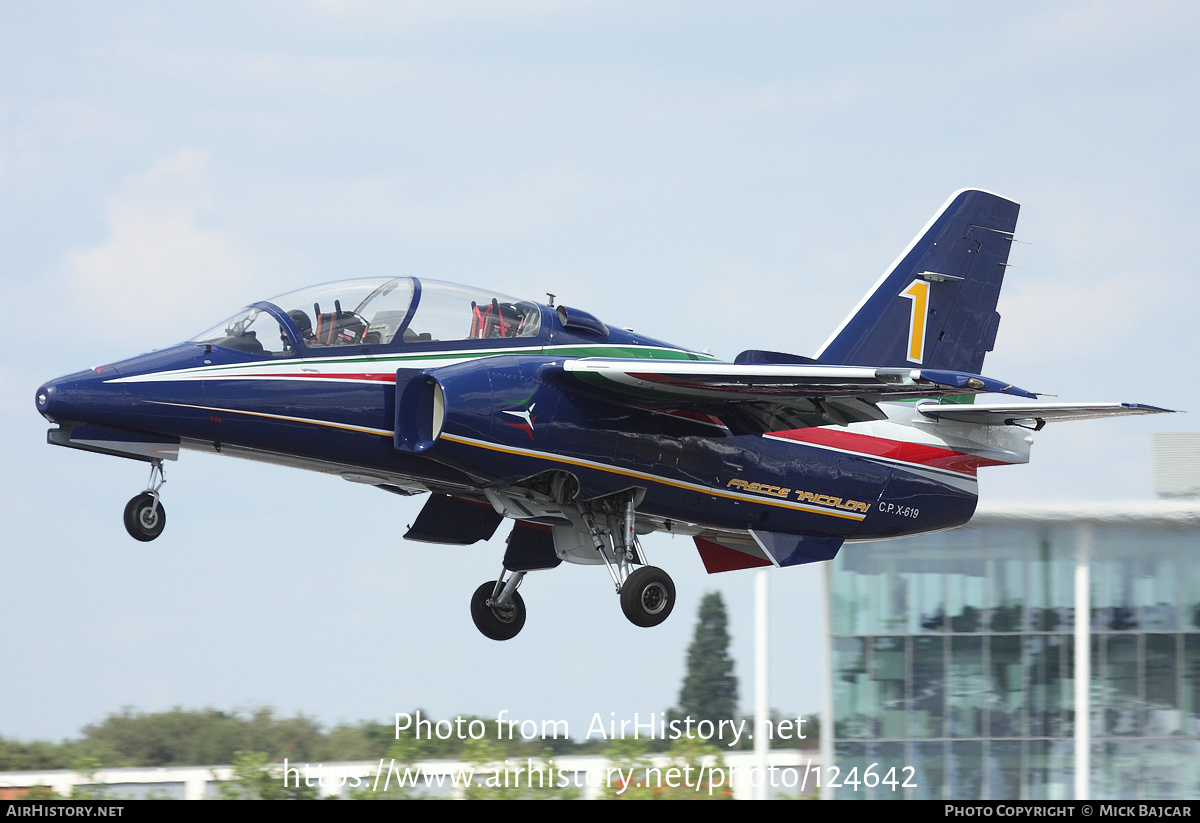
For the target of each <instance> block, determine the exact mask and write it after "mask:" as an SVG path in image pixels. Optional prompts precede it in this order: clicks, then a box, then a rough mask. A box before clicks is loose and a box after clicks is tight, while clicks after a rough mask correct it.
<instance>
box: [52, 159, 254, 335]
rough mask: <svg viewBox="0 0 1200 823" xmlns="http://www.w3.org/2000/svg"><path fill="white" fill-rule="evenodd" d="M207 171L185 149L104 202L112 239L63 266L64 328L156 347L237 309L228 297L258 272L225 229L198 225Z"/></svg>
mask: <svg viewBox="0 0 1200 823" xmlns="http://www.w3.org/2000/svg"><path fill="white" fill-rule="evenodd" d="M207 165H208V160H207V157H206V156H205V155H204V154H203V153H201V152H197V151H190V150H189V151H181V152H179V153H177V154H174V155H172V156H170V157H167V158H165V159H163V160H162V161H160V162H159V163H157V164H155V165H154V167H152V168H151V169H150V170H149V171H147V172H146V173H144V174H142V175H139V176H137V177H135V178H133V179H131V180H129V181H127V182H126V184H125V185H124V186H123V187H122V189H121V191H120V192H119V193H118V194H117V195H116V196H115V197H113V198H112V200H111V201H110V202H109V204H108V215H107V221H108V228H109V232H108V236H107V237H106V238H105V239H104V241H103V242H102V243H100V244H99V245H98V246H95V247H93V248H90V249H85V250H82V251H77V252H73V253H71V254H68V255H67V257H66V259H65V260H64V261H63V264H62V267H61V270H60V274H59V276H58V279H59V280H60V281H61V283H63V284H65V287H63V288H60V289H59V290H58V291H59V294H60V295H61V296H63V297H65V299H66V307H65V314H66V318H65V320H66V322H67V323H69V324H71V325H72V327H74V328H77V329H79V330H81V331H83V332H84V333H86V334H87V335H88V336H89V339H91V340H93V341H111V342H115V343H121V344H128V345H133V346H142V347H147V348H149V347H161V346H164V345H168V344H170V343H174V342H178V341H180V340H183V339H186V338H187V337H188V336H190V335H191V334H194V333H196V332H197V331H199V330H200V328H201V327H203V326H205V325H209V324H211V323H213V322H216V321H218V320H219V319H220V318H219V317H215V316H214V314H213V313H214V311H215V312H216V313H217V314H220V313H221V312H232V311H233V310H234V309H236V308H237V307H236V306H231V305H230V304H229V299H230V294H231V293H233V294H237V293H239V292H240V291H242V290H243V289H244V285H243V284H245V283H246V281H247V280H251V279H252V277H253V275H254V273H255V272H254V267H253V266H252V265H251V263H250V261H249V259H248V256H247V254H246V252H245V251H244V250H243V249H242V248H241V247H240V246H239V244H238V243H237V241H236V240H235V239H234V238H233V237H232V236H231V235H230V234H229V233H228V232H225V231H221V230H218V229H214V228H208V227H206V226H204V225H203V222H202V220H201V215H202V213H203V212H204V210H205V206H206V205H207V202H208V196H207V194H206V183H207V178H208V171H207Z"/></svg>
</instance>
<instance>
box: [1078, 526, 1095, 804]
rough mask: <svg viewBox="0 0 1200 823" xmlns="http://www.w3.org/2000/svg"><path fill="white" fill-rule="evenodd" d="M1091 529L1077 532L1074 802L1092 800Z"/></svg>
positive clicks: (1080, 529) (1084, 527) (1079, 527)
mask: <svg viewBox="0 0 1200 823" xmlns="http://www.w3.org/2000/svg"><path fill="white" fill-rule="evenodd" d="M1091 553H1092V527H1091V524H1089V523H1081V524H1079V526H1077V527H1076V529H1075V799H1076V800H1091V799H1092V796H1091V762H1092V758H1091V754H1092V700H1091V685H1092V607H1091V582H1090V579H1089V574H1088V563H1089V562H1090V560H1091Z"/></svg>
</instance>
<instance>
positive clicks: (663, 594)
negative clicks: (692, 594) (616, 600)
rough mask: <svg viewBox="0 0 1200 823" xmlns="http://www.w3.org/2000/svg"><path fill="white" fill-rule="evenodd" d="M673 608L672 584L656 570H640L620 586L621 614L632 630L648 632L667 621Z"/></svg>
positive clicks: (666, 576) (669, 577) (650, 567)
mask: <svg viewBox="0 0 1200 823" xmlns="http://www.w3.org/2000/svg"><path fill="white" fill-rule="evenodd" d="M673 608H675V584H674V583H673V582H672V581H671V576H670V575H669V574H667V573H666V572H665V571H663V570H662V569H660V568H658V567H656V566H642V567H641V568H640V569H638V570H637V571H635V572H634V573H633V574H631V575H629V578H628V579H627V580H626V581H625V585H623V586H621V611H623V612H625V616H626V617H628V618H629V622H630V623H632V624H633V625H635V626H641V627H642V628H649V627H650V626H657V625H658V624H659V623H661V622H663V621H664V620H666V619H667V617H669V616H670V614H671V609H673Z"/></svg>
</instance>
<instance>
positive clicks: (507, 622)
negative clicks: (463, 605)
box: [471, 572, 525, 640]
mask: <svg viewBox="0 0 1200 823" xmlns="http://www.w3.org/2000/svg"><path fill="white" fill-rule="evenodd" d="M524 576H525V572H515V573H514V574H512V575H511V576H509V577H508V579H507V580H506V579H505V578H504V576H501V579H500V580H493V581H491V582H489V583H484V584H483V585H482V586H480V587H479V588H478V589H476V590H475V594H474V595H472V596H471V619H472V620H474V621H475V628H477V629H479V631H480V633H482V634H483V636H484V637H486V638H488V639H489V640H512V639H513V638H514V637H516V636H517V635H518V634H519V633H520V631H521V629H522V627H524V625H525V601H524V600H522V599H521V595H520V593H518V592H517V586H518V585H520V583H521V578H523V577H524Z"/></svg>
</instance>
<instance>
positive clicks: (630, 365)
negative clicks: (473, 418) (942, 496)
mask: <svg viewBox="0 0 1200 823" xmlns="http://www.w3.org/2000/svg"><path fill="white" fill-rule="evenodd" d="M563 371H565V372H568V373H569V374H572V375H574V376H575V377H577V378H579V379H580V380H582V381H584V382H585V383H588V384H590V385H592V386H594V387H596V388H599V389H602V390H604V391H606V392H612V393H616V394H622V395H626V396H628V397H633V398H637V399H638V400H641V401H651V402H665V403H674V404H678V403H680V402H684V403H709V402H711V401H714V400H715V401H727V402H728V401H746V400H770V401H779V400H786V399H789V398H808V399H813V398H826V397H858V398H861V399H864V400H868V401H870V402H875V401H878V400H913V399H918V398H923V397H944V396H948V395H961V394H978V393H981V392H996V393H1000V394H1010V395H1015V396H1017V397H1028V398H1036V397H1037V395H1036V394H1032V393H1030V392H1027V391H1025V390H1024V389H1019V388H1017V387H1016V386H1014V385H1012V384H1011V383H1004V382H1002V381H1000V380H993V379H992V378H990V377H983V376H982V375H978V374H968V373H966V372H956V371H948V370H944V369H905V368H872V367H870V366H829V365H824V364H802V365H779V364H769V363H754V364H738V363H711V362H705V363H701V362H695V361H691V360H646V359H643V360H617V359H608V358H593V357H584V358H580V359H578V360H568V361H566V362H565V363H563Z"/></svg>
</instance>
